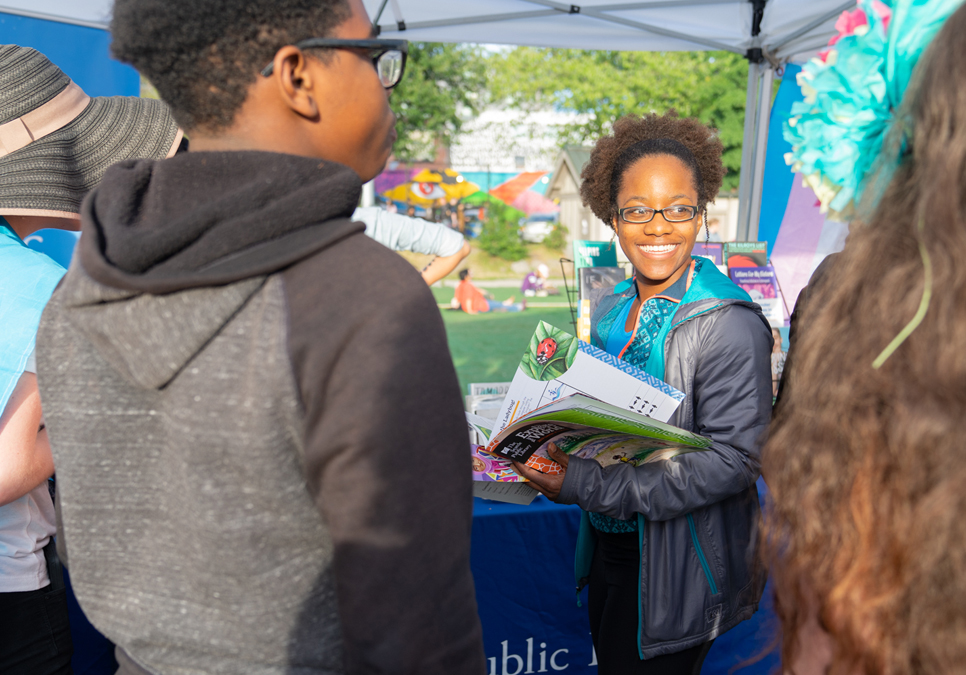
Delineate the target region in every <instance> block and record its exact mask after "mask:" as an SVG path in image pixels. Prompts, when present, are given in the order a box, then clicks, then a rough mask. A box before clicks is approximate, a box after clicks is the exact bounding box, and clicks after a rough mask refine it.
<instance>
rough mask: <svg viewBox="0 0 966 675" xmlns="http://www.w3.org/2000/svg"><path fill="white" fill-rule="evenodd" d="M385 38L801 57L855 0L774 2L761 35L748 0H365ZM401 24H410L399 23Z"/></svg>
mask: <svg viewBox="0 0 966 675" xmlns="http://www.w3.org/2000/svg"><path fill="white" fill-rule="evenodd" d="M363 2H364V3H365V5H366V9H367V10H368V11H369V14H370V16H372V17H376V16H378V17H379V21H378V23H379V27H380V30H381V33H382V35H384V36H385V37H406V38H409V39H411V40H426V41H438V42H475V43H492V44H525V45H532V46H541V47H573V48H578V49H617V50H641V51H686V50H687V51H690V50H702V49H727V50H730V51H735V52H739V53H742V54H743V53H745V51H746V50H748V49H749V48H751V47H755V46H759V45H760V46H761V47H762V48H763V49H764V50H765V51H766V53H769V54H772V55H774V56H777V57H778V59H780V60H788V59H789V58H790V57H795V58H796V59H803V58H806V57H807V56H809V55H811V54H812V53H814V51H816V50H817V49H818V48H820V47H822V46H824V45H825V44H826V43H827V42H828V39H829V38H830V37H831V36H832V35H833V34H834V33H835V29H834V24H835V19H836V18H837V17H838V15H839V14H840V13H841V12H842V11H843V10H845V9H848V8H850V7H852V6H854V4H855V3H854V0H850V1H848V2H844V1H843V0H810V1H809V2H802V0H768V1H767V3H766V4H765V10H764V16H763V18H762V22H761V32H760V35H759V36H758V39H757V40H753V38H752V35H751V33H752V13H753V12H752V4H751V2H749V1H748V0H655V1H653V2H614V0H584V1H583V2H580V0H577V3H579V4H577V3H575V4H570V3H564V2H558V1H557V0H487V1H486V2H482V1H481V0H447V2H439V1H438V0H363ZM401 27H404V28H403V29H401Z"/></svg>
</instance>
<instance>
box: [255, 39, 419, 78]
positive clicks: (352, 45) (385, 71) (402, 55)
mask: <svg viewBox="0 0 966 675" xmlns="http://www.w3.org/2000/svg"><path fill="white" fill-rule="evenodd" d="M295 46H296V47H298V48H299V49H315V48H320V47H321V48H328V49H368V50H369V58H370V59H372V65H373V66H374V67H375V69H376V74H378V75H379V81H380V82H381V83H382V86H383V87H385V88H386V89H392V88H393V87H395V86H396V85H397V84H399V81H400V80H401V79H402V76H403V71H404V70H405V69H406V55H407V54H408V53H409V40H383V39H378V38H372V39H369V40H343V39H340V38H309V39H307V40H301V41H300V42H296V43H295ZM274 68H275V62H274V61H272V62H271V63H269V64H268V65H267V66H265V67H264V68H263V69H262V75H264V76H265V77H268V76H269V75H271V74H272V71H273V70H274Z"/></svg>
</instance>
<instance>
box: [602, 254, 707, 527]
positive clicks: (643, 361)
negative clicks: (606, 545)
mask: <svg viewBox="0 0 966 675" xmlns="http://www.w3.org/2000/svg"><path fill="white" fill-rule="evenodd" d="M700 264H701V259H700V258H697V259H696V262H695V267H694V270H689V271H688V273H687V274H683V275H681V278H680V279H678V280H677V281H675V282H674V284H672V285H671V287H670V288H668V289H666V290H665V291H664V292H663V293H661V294H660V295H655V296H653V297H651V298H648V299H647V300H645V301H644V302H643V303H642V304H641V313H640V318H639V319H638V321H637V326H636V328H635V330H634V331H632V332H631V333H630V334H628V333H627V331H626V330H625V327H624V326H620V325H616V324H617V323H618V322H619V320H620V319H622V318H624V317H626V316H627V309H628V305H630V304H633V302H634V300H636V299H637V296H631V297H628V298H626V299H625V301H623V302H618V303H617V304H616V305H614V307H613V308H612V309H611V310H610V311H609V312H608V313H607V314H605V315H604V316H603V317H601V318H600V320H599V321H598V322H597V332H598V334H599V335H601V337H602V338H603V339H605V340H606V345H604V349H605V351H607V352H608V353H609V354H613V355H614V356H617V357H620V358H621V359H623V360H625V361H627V362H629V363H633V364H634V365H635V366H638V367H639V368H641V369H643V368H644V367H645V366H646V365H647V359H648V357H650V355H651V350H652V349H653V347H654V341H655V340H656V339H657V338H658V335H659V334H660V332H661V329H662V328H663V327H664V323H665V322H666V321H670V320H671V318H672V317H673V316H674V313H675V312H676V311H677V309H678V305H679V304H680V302H681V298H683V297H684V294H685V293H686V292H687V290H688V281H689V280H690V279H691V275H692V274H693V273H694V271H697V266H698V265H700ZM603 336H607V337H606V338H604V337H603ZM623 336H627V339H621V338H622V337H623ZM628 339H629V341H630V343H629V344H628V341H627V340H628ZM622 352H623V354H622ZM588 515H589V516H590V524H591V525H593V526H594V529H595V530H598V531H600V532H637V517H633V518H631V519H630V520H620V519H618V518H611V517H610V516H605V515H603V514H600V513H590V514H588Z"/></svg>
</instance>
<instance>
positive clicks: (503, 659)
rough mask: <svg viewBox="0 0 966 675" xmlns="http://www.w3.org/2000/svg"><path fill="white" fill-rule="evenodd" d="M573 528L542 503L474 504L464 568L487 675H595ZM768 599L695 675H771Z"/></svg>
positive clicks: (574, 516) (572, 519) (568, 510)
mask: <svg viewBox="0 0 966 675" xmlns="http://www.w3.org/2000/svg"><path fill="white" fill-rule="evenodd" d="M759 489H760V490H762V491H763V492H764V484H763V483H762V482H760V481H759ZM579 521H580V510H579V509H578V508H577V507H575V506H560V505H557V504H553V503H552V502H550V501H548V500H547V499H545V498H544V497H538V498H537V499H536V500H535V501H534V502H533V503H532V504H530V505H529V506H516V505H512V504H502V503H499V502H491V501H487V500H483V499H477V500H475V504H474V508H473V551H472V557H471V564H472V567H473V577H474V578H475V580H476V599H477V603H478V604H479V609H480V618H481V619H482V622H483V643H484V647H485V650H486V656H487V673H488V674H489V675H527V674H528V673H541V672H546V673H553V672H557V671H560V670H564V669H565V670H566V672H567V673H568V675H582V674H584V673H596V672H597V668H596V667H595V666H596V660H595V658H594V650H593V644H592V642H591V639H590V629H589V623H588V619H587V607H586V605H587V602H586V601H587V591H586V590H584V592H583V593H581V595H580V597H579V601H580V604H581V605H582V606H578V596H577V594H576V588H575V585H574V549H575V547H576V542H577V527H578V524H579ZM771 597H772V596H771V588H770V586H769V587H766V588H765V594H764V596H763V597H762V601H761V604H760V606H759V610H758V612H757V613H756V614H755V615H754V617H752V619H751V620H749V621H745V622H743V623H741V624H739V625H738V626H736V627H735V628H733V629H732V630H730V631H728V632H727V633H725V634H724V635H722V636H720V637H719V638H718V639H717V640H715V643H714V646H713V647H712V648H711V652H710V653H709V654H708V658H707V659H706V660H705V663H704V668H703V669H702V671H701V672H702V675H729V674H730V673H738V674H739V675H772V674H773V673H775V672H777V671H778V666H779V658H778V653H777V642H776V641H775V640H774V636H775V634H776V631H777V621H776V619H775V616H774V613H773V612H772V603H771ZM771 647H774V648H773V649H769V648H771ZM756 658H757V659H758V660H757V661H756V662H755V663H747V662H748V661H749V660H751V659H756ZM743 663H744V664H745V665H744V666H743V667H741V668H736V666H739V665H741V664H743Z"/></svg>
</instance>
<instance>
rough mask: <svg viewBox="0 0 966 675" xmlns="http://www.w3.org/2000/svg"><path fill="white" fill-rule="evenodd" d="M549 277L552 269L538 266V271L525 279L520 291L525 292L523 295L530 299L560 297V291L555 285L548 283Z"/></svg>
mask: <svg viewBox="0 0 966 675" xmlns="http://www.w3.org/2000/svg"><path fill="white" fill-rule="evenodd" d="M549 277H550V268H549V267H547V266H546V265H544V264H543V263H541V264H540V265H537V269H535V270H533V271H532V272H530V273H529V274H528V275H527V276H525V277H523V284H522V286H521V287H520V290H521V291H523V295H524V296H525V297H528V298H533V297H538V298H545V297H547V296H548V295H560V291H558V290H557V289H556V288H555V287H554V285H553V284H551V283H550V282H549V281H548V278H549Z"/></svg>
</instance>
